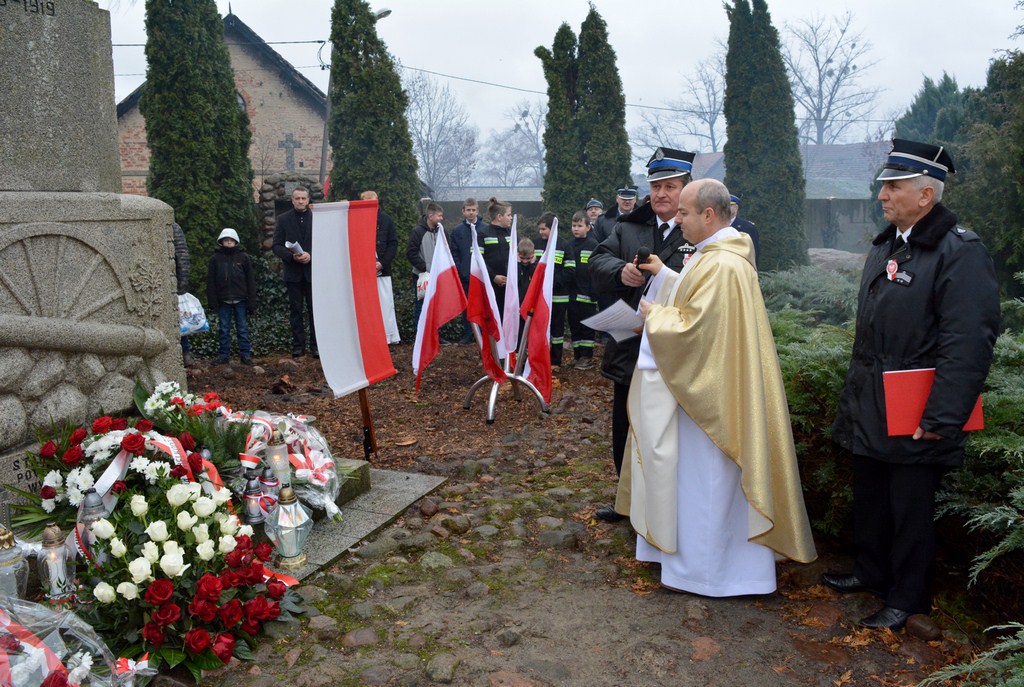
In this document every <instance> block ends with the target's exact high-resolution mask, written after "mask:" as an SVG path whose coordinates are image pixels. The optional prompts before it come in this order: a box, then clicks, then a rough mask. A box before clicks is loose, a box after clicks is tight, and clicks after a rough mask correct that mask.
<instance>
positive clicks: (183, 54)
mask: <svg viewBox="0 0 1024 687" xmlns="http://www.w3.org/2000/svg"><path fill="white" fill-rule="evenodd" d="M146 59H147V62H148V64H149V66H148V68H147V70H146V83H145V85H144V86H143V91H142V96H141V98H140V100H139V111H140V112H141V113H142V116H143V117H144V118H145V120H146V142H147V144H148V145H149V150H150V163H149V179H148V180H147V184H146V185H147V191H148V193H149V195H150V196H152V197H154V198H159V199H160V200H162V201H164V202H165V203H167V204H168V205H170V206H171V207H173V208H174V216H175V219H176V220H177V222H178V223H179V224H180V225H181V227H182V229H184V230H185V235H186V237H187V238H188V244H189V249H190V251H191V253H192V261H193V264H199V265H205V264H206V261H207V259H208V258H209V256H210V254H211V253H212V252H213V251H214V250H215V249H216V247H217V244H216V239H217V235H218V234H219V233H220V231H221V229H223V228H224V227H232V228H234V229H236V230H238V233H239V235H240V237H241V238H242V243H243V245H244V246H246V247H247V248H248V249H249V250H250V251H255V250H256V248H257V246H259V240H260V237H259V235H258V233H257V221H256V219H257V215H256V204H255V197H254V192H253V172H252V164H251V162H250V161H249V142H250V139H251V134H250V132H249V117H248V115H247V114H246V112H245V109H244V108H243V107H242V105H241V104H240V103H239V96H238V93H237V91H236V90H235V78H234V72H233V71H232V69H231V59H230V56H229V55H228V49H227V45H226V44H225V43H224V24H223V22H222V20H221V18H220V16H219V15H218V14H217V6H216V3H214V0H176V1H175V2H168V0H147V1H146ZM192 274H193V284H194V285H196V286H198V285H200V284H202V282H203V279H204V270H192ZM200 291H201V292H202V291H203V290H202V289H200Z"/></svg>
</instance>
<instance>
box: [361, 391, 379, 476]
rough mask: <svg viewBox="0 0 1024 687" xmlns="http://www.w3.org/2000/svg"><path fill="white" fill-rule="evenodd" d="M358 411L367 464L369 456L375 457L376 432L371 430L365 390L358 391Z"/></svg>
mask: <svg viewBox="0 0 1024 687" xmlns="http://www.w3.org/2000/svg"><path fill="white" fill-rule="evenodd" d="M359 410H361V411H362V413H363V456H364V458H365V460H366V461H367V462H369V461H370V454H373V455H375V456H376V455H377V431H376V430H375V429H374V428H373V412H372V411H371V410H370V394H369V393H368V392H367V390H366V389H365V388H362V389H360V390H359Z"/></svg>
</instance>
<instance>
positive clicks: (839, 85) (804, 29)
mask: <svg viewBox="0 0 1024 687" xmlns="http://www.w3.org/2000/svg"><path fill="white" fill-rule="evenodd" d="M786 38H787V39H788V40H787V41H786V42H785V45H784V46H783V59H784V60H785V61H786V69H787V70H788V71H789V79H790V83H791V85H792V88H793V99H794V100H795V101H796V104H797V107H798V108H799V109H800V110H802V114H803V117H802V121H801V122H800V137H801V140H803V141H805V142H808V143H817V144H819V145H820V144H824V143H836V142H837V141H839V140H841V139H842V138H843V137H844V136H845V135H846V134H847V132H848V130H849V129H850V128H851V127H852V126H854V125H855V124H857V123H859V122H862V121H863V120H865V119H867V118H868V117H869V116H870V114H871V112H872V110H873V109H874V103H875V100H876V99H877V97H878V94H879V92H880V91H879V89H877V88H867V87H864V86H862V85H861V84H860V76H861V74H862V73H863V72H864V70H866V69H868V68H869V67H871V66H873V65H874V64H875V63H874V62H866V61H865V60H866V59H867V56H868V53H869V52H870V50H871V44H870V43H869V42H867V41H866V40H864V38H863V36H862V34H861V32H860V31H857V30H855V28H854V26H853V13H852V12H847V13H846V14H844V15H842V16H841V17H835V18H833V19H828V18H825V17H822V16H820V15H816V16H812V17H811V18H809V19H802V20H800V21H799V22H797V23H796V24H787V25H786ZM798 117H799V115H798Z"/></svg>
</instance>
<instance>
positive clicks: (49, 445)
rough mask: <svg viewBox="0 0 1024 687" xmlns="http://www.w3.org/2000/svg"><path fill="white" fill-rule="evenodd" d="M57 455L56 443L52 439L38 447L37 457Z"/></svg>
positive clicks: (47, 457)
mask: <svg viewBox="0 0 1024 687" xmlns="http://www.w3.org/2000/svg"><path fill="white" fill-rule="evenodd" d="M55 455H57V444H55V443H53V442H52V441H47V442H46V443H45V444H43V446H42V448H40V449H39V457H40V458H45V459H47V460H49V459H50V458H53V457H54V456H55Z"/></svg>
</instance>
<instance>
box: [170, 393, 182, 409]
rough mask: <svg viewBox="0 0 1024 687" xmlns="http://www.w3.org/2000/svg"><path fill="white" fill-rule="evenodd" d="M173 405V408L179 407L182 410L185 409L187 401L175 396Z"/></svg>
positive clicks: (172, 401) (172, 400)
mask: <svg viewBox="0 0 1024 687" xmlns="http://www.w3.org/2000/svg"><path fill="white" fill-rule="evenodd" d="M171 405H172V406H179V407H181V408H184V407H185V401H184V400H183V399H182V398H181V396H175V397H174V398H172V399H171Z"/></svg>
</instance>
